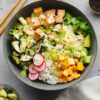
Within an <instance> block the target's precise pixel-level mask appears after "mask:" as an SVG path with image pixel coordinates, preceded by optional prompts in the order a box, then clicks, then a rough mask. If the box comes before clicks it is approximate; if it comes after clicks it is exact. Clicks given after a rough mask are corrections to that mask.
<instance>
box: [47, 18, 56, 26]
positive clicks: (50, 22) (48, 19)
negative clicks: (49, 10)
mask: <svg viewBox="0 0 100 100" xmlns="http://www.w3.org/2000/svg"><path fill="white" fill-rule="evenodd" d="M46 23H47V25H51V24H54V23H55V18H54V17H53V16H49V17H47V18H46Z"/></svg>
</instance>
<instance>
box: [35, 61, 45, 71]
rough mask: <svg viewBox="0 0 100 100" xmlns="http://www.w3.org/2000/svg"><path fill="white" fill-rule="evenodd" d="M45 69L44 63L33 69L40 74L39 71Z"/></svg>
mask: <svg viewBox="0 0 100 100" xmlns="http://www.w3.org/2000/svg"><path fill="white" fill-rule="evenodd" d="M45 67H46V63H45V62H43V63H42V65H40V66H36V67H35V69H36V70H37V71H39V72H41V71H43V70H44V69H45Z"/></svg>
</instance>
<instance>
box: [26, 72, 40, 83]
mask: <svg viewBox="0 0 100 100" xmlns="http://www.w3.org/2000/svg"><path fill="white" fill-rule="evenodd" d="M28 78H29V79H30V80H32V81H33V80H37V79H38V78H39V73H36V74H33V73H29V75H28Z"/></svg>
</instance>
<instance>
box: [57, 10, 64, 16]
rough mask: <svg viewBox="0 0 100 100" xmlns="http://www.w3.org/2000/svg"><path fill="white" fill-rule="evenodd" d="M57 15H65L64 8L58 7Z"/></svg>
mask: <svg viewBox="0 0 100 100" xmlns="http://www.w3.org/2000/svg"><path fill="white" fill-rule="evenodd" d="M57 16H60V17H64V16H65V10H64V9H58V10H57Z"/></svg>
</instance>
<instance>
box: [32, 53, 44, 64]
mask: <svg viewBox="0 0 100 100" xmlns="http://www.w3.org/2000/svg"><path fill="white" fill-rule="evenodd" d="M43 60H44V59H43V56H42V55H40V54H36V55H35V56H34V58H33V63H34V65H35V66H40V65H42V63H43Z"/></svg>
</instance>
